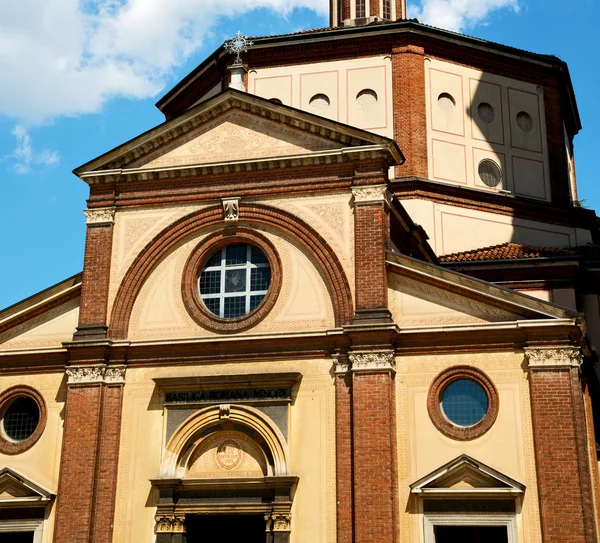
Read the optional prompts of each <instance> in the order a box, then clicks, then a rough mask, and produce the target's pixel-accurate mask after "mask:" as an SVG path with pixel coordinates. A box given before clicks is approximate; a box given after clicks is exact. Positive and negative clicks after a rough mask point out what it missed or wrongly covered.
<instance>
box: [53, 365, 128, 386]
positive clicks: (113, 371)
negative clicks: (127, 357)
mask: <svg viewBox="0 0 600 543" xmlns="http://www.w3.org/2000/svg"><path fill="white" fill-rule="evenodd" d="M125 369H126V367H125V366H121V365H119V366H106V365H105V364H94V365H92V366H69V367H67V368H66V370H65V372H66V374H67V384H68V385H88V384H93V383H106V384H111V385H115V384H124V383H125Z"/></svg>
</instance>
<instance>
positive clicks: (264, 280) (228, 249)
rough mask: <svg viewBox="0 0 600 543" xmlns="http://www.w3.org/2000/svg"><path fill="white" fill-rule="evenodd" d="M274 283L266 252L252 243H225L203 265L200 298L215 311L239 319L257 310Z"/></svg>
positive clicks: (199, 283) (199, 286) (214, 312)
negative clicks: (272, 282)
mask: <svg viewBox="0 0 600 543" xmlns="http://www.w3.org/2000/svg"><path fill="white" fill-rule="evenodd" d="M270 284H271V268H270V266H269V261H268V259H267V257H266V255H265V254H264V253H263V252H262V251H261V250H260V249H259V248H258V247H254V246H253V245H249V244H246V243H236V244H233V245H226V246H225V247H222V248H220V249H219V250H217V251H216V252H214V253H213V254H212V256H211V257H210V258H209V259H208V260H207V261H206V263H205V264H204V266H203V267H202V272H201V273H200V278H199V280H198V288H199V290H200V298H201V299H202V302H203V303H204V305H205V307H206V309H208V310H209V311H210V312H211V313H212V314H213V315H216V316H217V317H221V318H223V319H237V318H240V317H243V316H244V315H247V314H248V313H250V312H252V311H254V309H256V307H258V305H259V304H260V303H261V302H262V300H263V298H264V297H265V296H266V294H267V291H268V289H269V285H270Z"/></svg>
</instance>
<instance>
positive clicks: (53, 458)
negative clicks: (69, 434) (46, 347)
mask: <svg viewBox="0 0 600 543" xmlns="http://www.w3.org/2000/svg"><path fill="white" fill-rule="evenodd" d="M15 385H28V386H30V387H33V388H34V389H36V390H37V391H38V392H39V393H40V394H41V395H42V397H43V398H44V401H45V403H46V409H47V413H48V418H47V422H46V428H45V429H44V432H43V433H42V435H41V437H40V439H39V440H38V441H37V443H36V444H35V445H34V446H33V447H31V448H30V449H28V450H27V451H25V452H22V453H20V454H15V455H5V454H2V453H0V468H3V467H8V468H11V469H14V470H15V471H18V472H19V473H22V474H23V475H25V476H26V477H27V478H28V479H31V480H32V481H33V482H35V483H39V484H40V485H41V486H43V487H44V488H46V489H48V490H49V491H50V492H52V493H53V494H56V492H57V489H58V473H59V467H60V451H61V447H62V433H63V417H64V403H65V399H66V392H67V391H66V384H65V382H64V374H63V373H62V372H61V373H47V374H37V375H36V374H22V375H14V376H13V375H10V376H0V390H5V389H7V388H9V387H12V386H15ZM55 509H56V504H54V505H53V506H52V509H51V510H50V515H49V517H48V518H47V519H46V520H45V521H44V526H43V536H42V542H43V543H50V542H51V540H52V533H53V531H54V512H55Z"/></svg>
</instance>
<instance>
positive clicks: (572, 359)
mask: <svg viewBox="0 0 600 543" xmlns="http://www.w3.org/2000/svg"><path fill="white" fill-rule="evenodd" d="M524 350H525V358H527V360H528V362H529V369H532V370H540V369H542V370H543V369H557V368H578V367H579V366H581V362H582V357H581V349H579V347H525V349H524Z"/></svg>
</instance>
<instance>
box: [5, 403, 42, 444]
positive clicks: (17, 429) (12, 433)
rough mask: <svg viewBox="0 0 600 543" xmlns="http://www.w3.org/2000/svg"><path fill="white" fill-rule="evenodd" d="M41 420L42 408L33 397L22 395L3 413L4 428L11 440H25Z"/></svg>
mask: <svg viewBox="0 0 600 543" xmlns="http://www.w3.org/2000/svg"><path fill="white" fill-rule="evenodd" d="M39 422H40V408H39V407H38V404H37V403H36V401H35V400H34V399H33V398H30V397H28V396H21V397H19V398H16V399H15V400H13V401H12V402H10V404H9V405H8V406H7V407H6V409H5V410H4V414H3V415H2V430H3V432H4V435H5V436H6V437H7V438H8V439H9V440H11V441H25V440H26V439H27V438H29V437H31V436H32V435H33V433H34V432H35V430H36V429H37V427H38V424H39Z"/></svg>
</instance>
